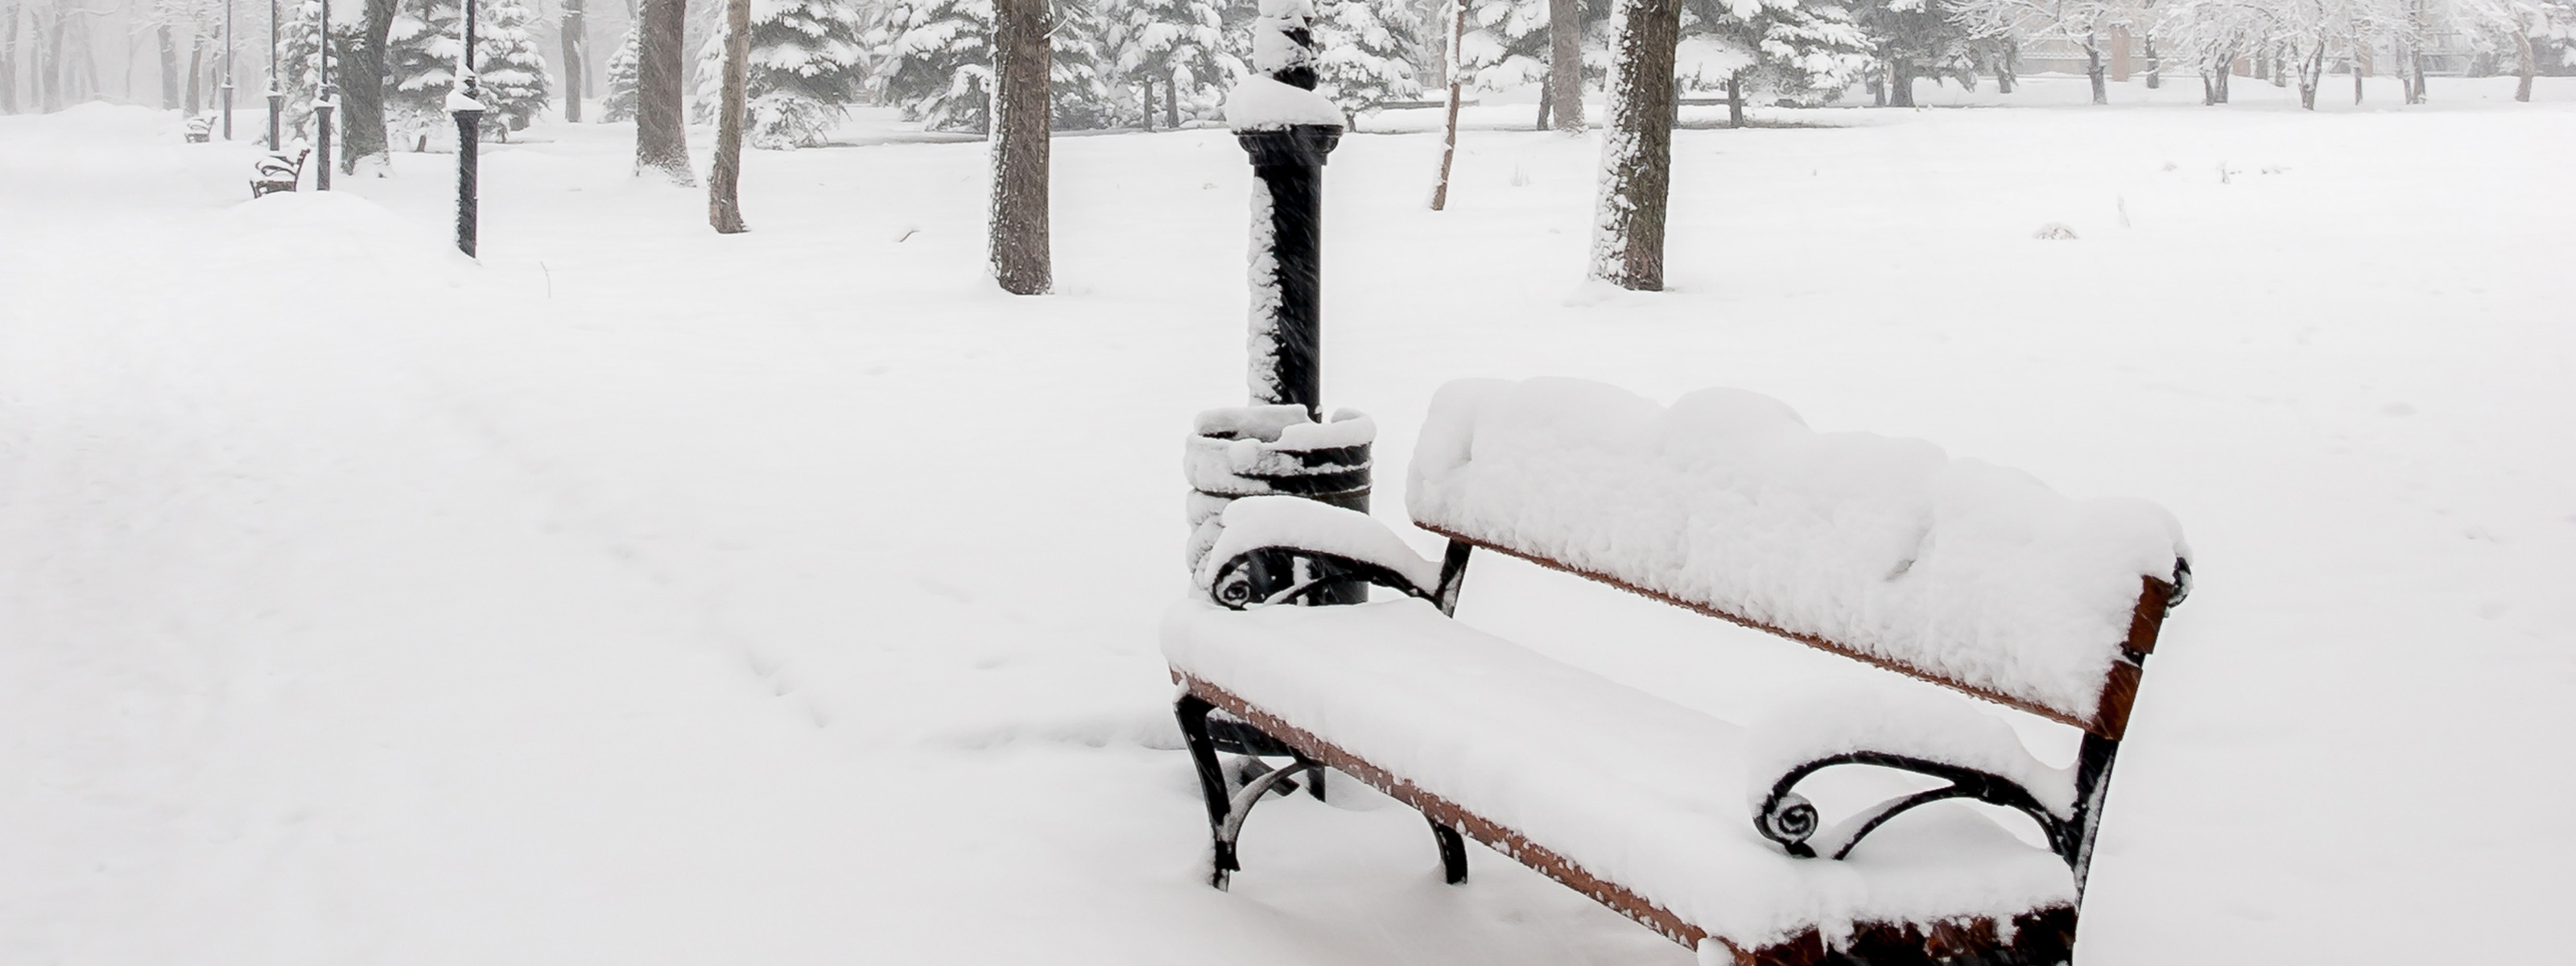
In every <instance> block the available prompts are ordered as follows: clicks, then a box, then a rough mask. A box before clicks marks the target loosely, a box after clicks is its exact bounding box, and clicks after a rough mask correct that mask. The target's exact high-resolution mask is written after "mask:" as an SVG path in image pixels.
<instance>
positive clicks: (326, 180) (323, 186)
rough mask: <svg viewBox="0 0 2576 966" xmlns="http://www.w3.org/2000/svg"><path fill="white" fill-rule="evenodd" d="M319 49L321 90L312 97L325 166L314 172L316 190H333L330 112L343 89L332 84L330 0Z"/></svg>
mask: <svg viewBox="0 0 2576 966" xmlns="http://www.w3.org/2000/svg"><path fill="white" fill-rule="evenodd" d="M317 46H318V47H319V49H320V53H318V54H315V55H314V59H315V60H316V61H317V62H319V63H320V64H321V65H322V67H321V70H320V72H319V73H320V78H319V79H320V81H321V83H320V84H319V85H318V86H319V87H320V90H319V91H318V92H317V97H316V98H315V100H314V101H313V145H314V147H316V148H318V149H320V150H319V153H320V154H321V155H322V167H321V168H320V169H318V170H316V171H314V172H313V190H315V191H329V190H331V112H332V111H333V110H335V109H337V108H338V107H339V106H340V105H339V102H338V100H337V99H338V97H339V95H340V89H339V88H336V87H333V86H331V0H322V33H321V35H320V43H319V44H317Z"/></svg>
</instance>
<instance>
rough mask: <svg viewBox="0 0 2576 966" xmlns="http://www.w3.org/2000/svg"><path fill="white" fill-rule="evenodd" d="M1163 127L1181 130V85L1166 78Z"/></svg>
mask: <svg viewBox="0 0 2576 966" xmlns="http://www.w3.org/2000/svg"><path fill="white" fill-rule="evenodd" d="M1048 56H1053V54H1052V53H1050V54H1049V55H1048ZM1163 126H1164V127H1167V128H1171V129H1172V130H1175V131H1178V130H1180V129H1181V85H1180V82H1179V81H1175V80H1172V79H1171V78H1168V77H1166V78H1164V79H1163Z"/></svg>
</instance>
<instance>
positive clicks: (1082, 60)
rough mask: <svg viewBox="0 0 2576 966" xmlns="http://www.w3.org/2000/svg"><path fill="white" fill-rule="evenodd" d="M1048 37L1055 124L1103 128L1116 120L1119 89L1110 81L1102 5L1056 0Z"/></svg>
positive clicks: (1082, 0)
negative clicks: (1051, 27)
mask: <svg viewBox="0 0 2576 966" xmlns="http://www.w3.org/2000/svg"><path fill="white" fill-rule="evenodd" d="M1052 16H1053V17H1054V20H1055V23H1054V26H1053V32H1052V33H1051V34H1050V36H1049V38H1048V41H1047V43H1048V52H1049V58H1050V60H1049V62H1048V64H1047V96H1048V97H1049V98H1050V99H1051V100H1052V101H1053V103H1052V104H1050V105H1049V110H1050V111H1051V113H1052V115H1053V123H1054V125H1055V127H1056V128H1057V129H1058V130H1064V129H1074V130H1086V129H1093V128H1104V127H1109V126H1110V125H1113V124H1116V123H1118V95H1117V92H1116V91H1115V90H1113V89H1112V87H1111V83H1110V82H1111V76H1110V63H1111V53H1110V47H1109V42H1108V39H1107V37H1106V36H1105V33H1106V31H1105V30H1104V29H1103V26H1104V25H1103V23H1102V20H1101V14H1100V7H1099V6H1098V5H1097V4H1096V3H1095V2H1094V0H1055V5H1054V9H1053V11H1052Z"/></svg>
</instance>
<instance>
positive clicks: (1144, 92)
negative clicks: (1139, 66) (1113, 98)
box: [1136, 76, 1154, 131]
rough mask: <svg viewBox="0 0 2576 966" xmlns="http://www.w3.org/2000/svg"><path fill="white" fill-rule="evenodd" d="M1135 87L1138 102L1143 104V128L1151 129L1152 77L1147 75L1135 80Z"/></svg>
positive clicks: (1152, 111)
mask: <svg viewBox="0 0 2576 966" xmlns="http://www.w3.org/2000/svg"><path fill="white" fill-rule="evenodd" d="M1136 87H1137V96H1138V98H1139V99H1140V102H1141V103H1143V104H1144V111H1145V121H1144V125H1145V130H1148V131H1151V130H1153V129H1154V78H1153V77H1151V76H1148V77H1145V78H1143V79H1141V80H1138V81H1137V82H1136Z"/></svg>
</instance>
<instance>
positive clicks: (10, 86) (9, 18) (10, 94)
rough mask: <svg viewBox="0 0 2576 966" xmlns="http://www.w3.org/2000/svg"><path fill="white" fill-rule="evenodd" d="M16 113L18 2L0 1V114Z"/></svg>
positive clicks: (10, 0) (14, 0) (12, 0)
mask: <svg viewBox="0 0 2576 966" xmlns="http://www.w3.org/2000/svg"><path fill="white" fill-rule="evenodd" d="M162 106H163V107H168V106H170V105H167V104H164V105H162ZM16 113H18V0H0V114H16Z"/></svg>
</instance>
